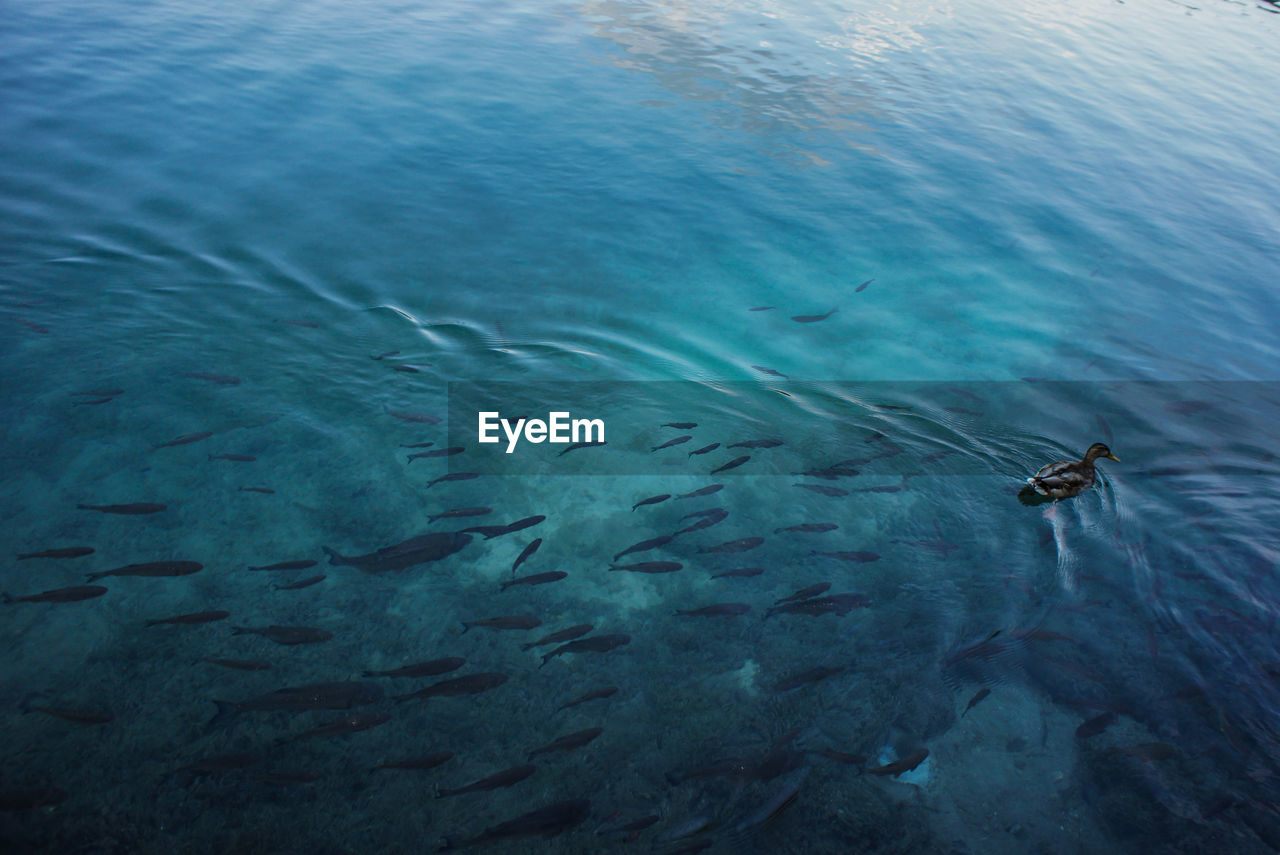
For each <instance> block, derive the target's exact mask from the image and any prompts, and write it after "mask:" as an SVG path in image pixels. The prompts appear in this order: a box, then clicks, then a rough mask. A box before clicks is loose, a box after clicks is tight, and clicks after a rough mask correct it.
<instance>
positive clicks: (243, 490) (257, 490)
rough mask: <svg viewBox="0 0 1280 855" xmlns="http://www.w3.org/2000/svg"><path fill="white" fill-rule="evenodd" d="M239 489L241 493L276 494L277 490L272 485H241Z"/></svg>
mask: <svg viewBox="0 0 1280 855" xmlns="http://www.w3.org/2000/svg"><path fill="white" fill-rule="evenodd" d="M239 489H240V492H241V493H266V494H267V495H274V494H275V492H276V491H275V490H272V489H271V488H270V487H241V488H239Z"/></svg>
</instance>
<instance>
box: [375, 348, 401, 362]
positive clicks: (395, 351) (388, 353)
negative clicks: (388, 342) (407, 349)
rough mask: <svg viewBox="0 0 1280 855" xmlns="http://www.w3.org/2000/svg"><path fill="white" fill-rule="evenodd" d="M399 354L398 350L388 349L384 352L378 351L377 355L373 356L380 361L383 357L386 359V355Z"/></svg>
mask: <svg viewBox="0 0 1280 855" xmlns="http://www.w3.org/2000/svg"><path fill="white" fill-rule="evenodd" d="M399 355H400V351H398V350H388V351H386V352H384V353H379V354H378V355H377V356H375V357H373V358H374V359H376V360H378V361H382V360H383V359H386V358H387V357H388V356H399Z"/></svg>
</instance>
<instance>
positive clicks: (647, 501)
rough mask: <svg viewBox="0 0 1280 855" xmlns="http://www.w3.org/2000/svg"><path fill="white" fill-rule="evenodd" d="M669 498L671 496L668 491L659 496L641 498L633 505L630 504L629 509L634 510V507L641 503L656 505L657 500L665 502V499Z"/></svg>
mask: <svg viewBox="0 0 1280 855" xmlns="http://www.w3.org/2000/svg"><path fill="white" fill-rule="evenodd" d="M670 498H671V494H670V493H663V494H662V495H661V496H650V497H649V498H647V499H641V500H640V501H638V502H636V503H635V504H634V505H632V506H631V510H633V511H634V510H635V509H636V508H638V507H640V506H641V505H656V504H658V503H659V502H665V501H666V500H667V499H670Z"/></svg>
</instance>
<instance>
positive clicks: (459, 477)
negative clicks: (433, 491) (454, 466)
mask: <svg viewBox="0 0 1280 855" xmlns="http://www.w3.org/2000/svg"><path fill="white" fill-rule="evenodd" d="M479 477H480V473H479V472H450V473H448V474H446V475H441V476H440V477H439V478H433V479H432V480H430V481H428V482H427V489H430V488H432V487H434V486H435V485H437V484H439V483H441V482H444V481H470V480H471V479H473V478H479Z"/></svg>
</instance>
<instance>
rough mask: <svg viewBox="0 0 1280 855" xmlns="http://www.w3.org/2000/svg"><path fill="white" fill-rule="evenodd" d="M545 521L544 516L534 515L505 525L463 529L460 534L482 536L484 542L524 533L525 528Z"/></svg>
mask: <svg viewBox="0 0 1280 855" xmlns="http://www.w3.org/2000/svg"><path fill="white" fill-rule="evenodd" d="M545 519H546V517H545V516H544V515H542V514H535V515H534V516H531V517H525V518H524V519H522V520H516V521H515V522H513V523H509V524H507V525H478V526H473V527H471V528H464V529H463V530H462V533H463V534H465V533H467V532H473V533H475V534H482V535H484V539H485V540H492V539H493V538H495V537H500V536H502V535H504V534H511V533H513V532H517V531H524V530H525V529H526V528H530V527H532V526H535V525H537V524H538V523H540V522H542V521H543V520H545Z"/></svg>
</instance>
